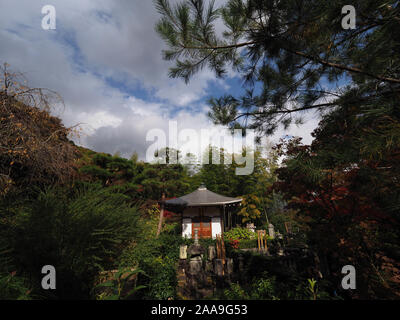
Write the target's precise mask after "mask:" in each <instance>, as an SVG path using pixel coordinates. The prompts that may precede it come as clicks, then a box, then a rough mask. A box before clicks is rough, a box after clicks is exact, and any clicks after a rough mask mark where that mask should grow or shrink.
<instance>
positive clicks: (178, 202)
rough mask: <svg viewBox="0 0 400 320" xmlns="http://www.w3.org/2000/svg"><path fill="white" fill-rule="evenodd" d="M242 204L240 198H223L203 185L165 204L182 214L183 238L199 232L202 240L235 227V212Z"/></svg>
mask: <svg viewBox="0 0 400 320" xmlns="http://www.w3.org/2000/svg"><path fill="white" fill-rule="evenodd" d="M241 202H242V199H240V198H231V197H225V196H222V195H220V194H217V193H214V192H212V191H209V190H207V188H206V187H205V186H204V185H202V186H200V188H198V189H197V190H196V191H194V192H192V193H189V194H187V195H184V196H182V197H180V198H176V199H171V200H167V201H165V202H164V204H165V208H166V209H167V210H169V211H172V212H176V213H180V214H181V217H182V236H183V237H187V238H192V235H194V234H195V230H198V235H199V237H200V238H211V237H212V238H215V237H216V235H217V234H222V233H223V232H225V231H227V230H229V229H231V228H232V227H233V226H235V224H236V217H235V216H234V215H233V212H235V211H236V209H237V207H238V206H239V205H240V203H241Z"/></svg>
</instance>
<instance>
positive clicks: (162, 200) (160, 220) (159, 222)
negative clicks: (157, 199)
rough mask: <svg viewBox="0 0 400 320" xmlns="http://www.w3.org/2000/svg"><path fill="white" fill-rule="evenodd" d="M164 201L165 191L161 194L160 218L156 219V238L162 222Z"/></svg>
mask: <svg viewBox="0 0 400 320" xmlns="http://www.w3.org/2000/svg"><path fill="white" fill-rule="evenodd" d="M164 202H165V193H163V194H162V198H161V209H160V219H159V220H158V228H157V235H156V238H158V236H159V235H160V233H161V228H162V223H163V219H164Z"/></svg>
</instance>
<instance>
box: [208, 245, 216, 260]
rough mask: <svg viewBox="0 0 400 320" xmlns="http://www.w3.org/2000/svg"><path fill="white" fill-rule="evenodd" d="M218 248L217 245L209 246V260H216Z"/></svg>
mask: <svg viewBox="0 0 400 320" xmlns="http://www.w3.org/2000/svg"><path fill="white" fill-rule="evenodd" d="M216 255H217V254H216V250H215V247H214V246H209V247H208V260H209V261H212V260H214V259H215V257H216Z"/></svg>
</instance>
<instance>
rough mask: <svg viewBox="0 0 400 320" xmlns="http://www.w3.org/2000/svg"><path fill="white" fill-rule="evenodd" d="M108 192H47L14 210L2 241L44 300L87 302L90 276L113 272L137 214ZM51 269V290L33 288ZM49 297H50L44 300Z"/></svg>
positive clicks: (122, 198) (124, 199)
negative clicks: (53, 271) (53, 276)
mask: <svg viewBox="0 0 400 320" xmlns="http://www.w3.org/2000/svg"><path fill="white" fill-rule="evenodd" d="M128 200H129V199H127V197H125V196H124V195H122V194H119V193H117V192H114V190H113V189H112V188H107V189H101V188H99V187H97V186H95V187H86V188H79V189H78V190H66V189H49V190H48V191H46V192H42V193H40V194H39V196H38V197H37V199H35V200H33V201H29V202H27V203H26V204H25V205H24V206H21V207H19V208H18V211H17V212H16V215H15V217H14V218H13V219H14V223H13V224H12V225H11V226H10V225H9V226H8V228H6V230H5V231H6V234H5V235H4V237H5V238H7V239H9V241H10V246H11V247H12V248H13V252H14V253H13V256H14V260H15V265H16V266H18V268H20V269H21V270H22V271H23V272H25V273H26V274H27V275H28V276H29V278H31V279H32V283H34V284H36V289H37V290H38V293H39V295H41V296H45V297H47V298H50V297H51V298H61V299H62V298H66V299H68V298H73V299H79V298H82V299H87V298H89V297H90V289H91V286H92V281H93V279H94V277H95V275H96V274H97V273H98V272H99V271H100V270H103V269H106V270H107V269H109V268H113V267H114V266H115V259H116V257H117V256H118V255H119V254H120V252H121V250H122V249H123V247H124V246H125V244H126V243H128V242H129V241H132V239H134V238H135V235H136V233H137V226H136V222H137V218H138V211H137V210H136V208H131V207H130V206H129V205H128V203H127V201H128ZM44 265H53V266H54V267H55V269H56V272H57V290H55V291H52V292H51V293H50V292H48V291H44V290H41V288H39V285H40V281H41V277H42V276H43V275H42V274H41V268H42V267H43V266H44ZM50 294H51V296H49V295H50Z"/></svg>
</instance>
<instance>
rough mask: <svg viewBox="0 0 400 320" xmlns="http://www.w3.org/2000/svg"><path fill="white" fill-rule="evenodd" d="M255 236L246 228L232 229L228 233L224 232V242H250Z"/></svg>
mask: <svg viewBox="0 0 400 320" xmlns="http://www.w3.org/2000/svg"><path fill="white" fill-rule="evenodd" d="M256 237H257V235H256V234H255V233H254V232H252V231H250V230H249V229H246V228H240V227H237V228H232V229H231V230H229V231H226V232H224V239H226V240H251V239H255V238H256Z"/></svg>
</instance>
